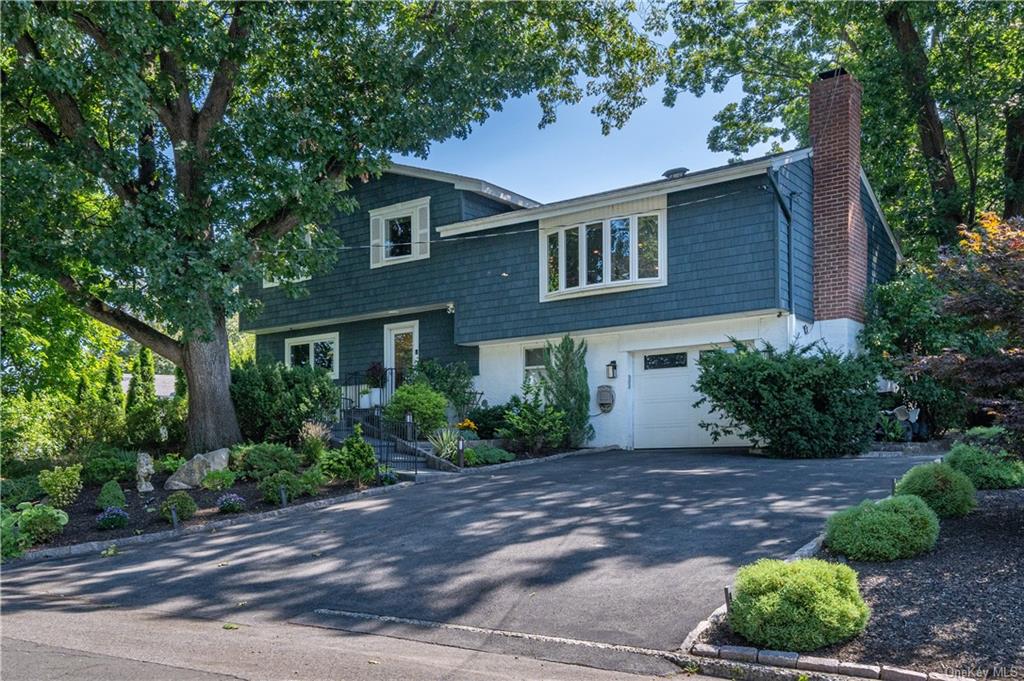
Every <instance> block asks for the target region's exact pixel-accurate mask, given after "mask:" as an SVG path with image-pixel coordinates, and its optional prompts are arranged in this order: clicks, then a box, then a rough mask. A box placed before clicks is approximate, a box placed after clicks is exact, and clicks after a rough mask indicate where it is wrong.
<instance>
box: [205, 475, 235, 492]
mask: <svg viewBox="0 0 1024 681" xmlns="http://www.w3.org/2000/svg"><path fill="white" fill-rule="evenodd" d="M237 478H238V474H237V473H235V472H234V471H229V470H222V471H210V472H209V473H207V474H206V475H204V476H203V481H202V482H201V483H200V484H201V485H202V486H203V489H208V490H210V491H211V492H220V491H222V490H226V489H228V488H229V487H231V486H232V485H234V484H235V480H236V479H237Z"/></svg>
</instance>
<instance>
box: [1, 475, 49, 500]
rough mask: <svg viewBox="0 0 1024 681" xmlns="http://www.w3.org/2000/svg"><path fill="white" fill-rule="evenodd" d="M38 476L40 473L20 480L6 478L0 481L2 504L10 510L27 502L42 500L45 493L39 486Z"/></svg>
mask: <svg viewBox="0 0 1024 681" xmlns="http://www.w3.org/2000/svg"><path fill="white" fill-rule="evenodd" d="M37 476H38V473H37V474H36V475H26V476H24V477H20V478H4V479H3V480H0V503H3V504H4V505H5V506H7V507H9V508H14V507H15V506H17V505H18V504H21V503H24V502H26V501H36V500H38V499H41V498H42V497H43V494H45V492H44V491H43V488H42V487H40V486H39V479H38V477H37Z"/></svg>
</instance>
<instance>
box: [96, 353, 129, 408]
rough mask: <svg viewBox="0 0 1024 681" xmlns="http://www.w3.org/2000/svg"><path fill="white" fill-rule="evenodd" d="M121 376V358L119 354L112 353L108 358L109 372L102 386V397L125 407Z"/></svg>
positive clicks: (106, 400)
mask: <svg viewBox="0 0 1024 681" xmlns="http://www.w3.org/2000/svg"><path fill="white" fill-rule="evenodd" d="M121 376H122V373H121V360H120V358H118V357H117V355H111V356H110V358H109V359H108V360H107V372H106V374H104V377H103V387H101V388H100V399H101V400H103V401H104V402H108V403H110V404H113V405H115V406H117V407H119V408H121V409H123V408H124V391H123V390H122V389H121Z"/></svg>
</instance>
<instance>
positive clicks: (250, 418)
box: [231, 363, 341, 443]
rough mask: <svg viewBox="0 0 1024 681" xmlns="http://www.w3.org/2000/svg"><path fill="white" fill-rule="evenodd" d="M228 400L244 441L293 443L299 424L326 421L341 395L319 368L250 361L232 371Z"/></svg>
mask: <svg viewBox="0 0 1024 681" xmlns="http://www.w3.org/2000/svg"><path fill="white" fill-rule="evenodd" d="M231 399H232V400H233V401H234V403H235V410H236V411H237V413H238V422H239V426H240V427H241V429H242V435H243V436H244V437H245V438H246V439H247V440H249V441H251V442H286V443H295V442H296V441H297V440H298V436H299V430H300V429H301V428H302V424H303V423H305V422H306V421H327V420H329V419H330V418H331V415H332V414H333V413H334V411H335V410H336V409H337V408H338V404H339V403H340V399H341V397H340V393H339V392H338V388H337V386H335V385H334V381H333V380H332V379H331V377H330V375H329V374H327V373H326V372H324V371H322V370H320V369H314V368H311V367H291V368H289V367H286V366H284V365H283V364H265V363H264V364H257V363H251V364H244V365H242V366H238V367H235V368H233V369H232V370H231Z"/></svg>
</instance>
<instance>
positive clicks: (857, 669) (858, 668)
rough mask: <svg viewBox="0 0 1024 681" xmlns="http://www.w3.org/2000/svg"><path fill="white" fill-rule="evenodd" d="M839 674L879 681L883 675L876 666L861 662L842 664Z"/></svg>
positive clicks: (840, 664)
mask: <svg viewBox="0 0 1024 681" xmlns="http://www.w3.org/2000/svg"><path fill="white" fill-rule="evenodd" d="M839 673H840V674H846V675H847V676H859V677H861V678H864V679H877V678H878V675H879V674H881V673H882V670H881V669H879V667H878V665H876V664H860V663H859V662H840V663H839Z"/></svg>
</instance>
